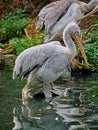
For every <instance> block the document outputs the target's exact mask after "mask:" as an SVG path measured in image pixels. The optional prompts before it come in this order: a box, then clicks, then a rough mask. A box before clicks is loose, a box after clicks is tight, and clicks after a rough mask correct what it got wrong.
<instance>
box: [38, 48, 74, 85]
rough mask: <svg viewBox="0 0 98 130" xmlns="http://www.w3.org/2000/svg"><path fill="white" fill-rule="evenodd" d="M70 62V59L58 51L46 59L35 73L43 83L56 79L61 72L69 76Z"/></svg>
mask: <svg viewBox="0 0 98 130" xmlns="http://www.w3.org/2000/svg"><path fill="white" fill-rule="evenodd" d="M61 47H62V46H61ZM61 47H60V48H61ZM61 49H62V48H61ZM61 51H63V50H61ZM70 62H71V61H70V59H69V58H68V57H67V56H66V55H65V54H64V53H62V52H60V51H58V52H56V53H54V54H53V55H52V56H51V57H50V58H49V59H47V60H46V62H45V63H44V64H43V66H42V67H41V68H40V69H39V70H38V72H37V73H36V75H37V77H39V80H40V79H41V80H42V81H43V80H44V81H43V82H44V83H47V82H51V81H53V80H56V79H58V78H59V77H60V76H61V75H62V74H66V77H67V76H68V77H69V75H70V73H71V67H70Z"/></svg>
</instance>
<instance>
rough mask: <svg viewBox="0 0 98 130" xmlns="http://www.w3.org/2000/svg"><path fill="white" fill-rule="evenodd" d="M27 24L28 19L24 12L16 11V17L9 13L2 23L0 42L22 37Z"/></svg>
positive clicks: (0, 22)
mask: <svg viewBox="0 0 98 130" xmlns="http://www.w3.org/2000/svg"><path fill="white" fill-rule="evenodd" d="M27 23H28V19H27V18H25V14H24V10H21V9H16V12H15V14H14V16H13V14H12V12H9V13H8V14H6V15H5V16H4V18H3V19H2V20H1V21H0V40H2V39H5V38H6V39H7V38H12V37H17V36H18V37H19V36H21V35H22V34H23V29H24V27H25V26H26V25H27Z"/></svg>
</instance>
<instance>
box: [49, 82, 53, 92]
mask: <svg viewBox="0 0 98 130" xmlns="http://www.w3.org/2000/svg"><path fill="white" fill-rule="evenodd" d="M50 90H51V91H53V90H54V86H53V82H50Z"/></svg>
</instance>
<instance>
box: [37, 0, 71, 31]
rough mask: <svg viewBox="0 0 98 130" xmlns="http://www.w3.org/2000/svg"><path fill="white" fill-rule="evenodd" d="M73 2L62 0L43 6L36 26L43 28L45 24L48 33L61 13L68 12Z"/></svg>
mask: <svg viewBox="0 0 98 130" xmlns="http://www.w3.org/2000/svg"><path fill="white" fill-rule="evenodd" d="M71 3H72V0H60V1H56V2H52V3H50V4H48V5H47V6H45V7H44V8H42V10H41V11H40V13H39V15H38V17H39V20H38V23H37V26H36V28H42V27H43V26H44V25H45V29H46V32H47V33H48V32H49V31H50V29H51V28H52V26H53V25H54V24H55V23H56V22H57V20H58V19H59V18H60V17H61V15H62V14H63V13H65V12H66V10H67V8H68V7H69V6H70V4H71Z"/></svg>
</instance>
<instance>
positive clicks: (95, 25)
mask: <svg viewBox="0 0 98 130" xmlns="http://www.w3.org/2000/svg"><path fill="white" fill-rule="evenodd" d="M97 26H98V24H94V25H91V26H90V27H89V28H88V29H87V31H86V33H85V37H86V36H87V35H88V33H89V32H90V31H91V30H92V28H95V27H97Z"/></svg>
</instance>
